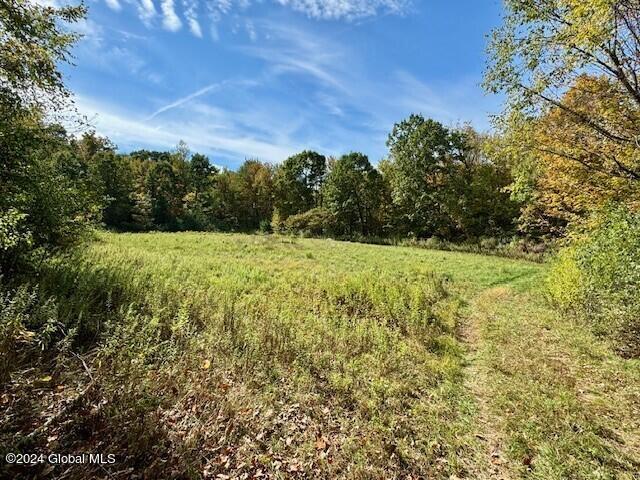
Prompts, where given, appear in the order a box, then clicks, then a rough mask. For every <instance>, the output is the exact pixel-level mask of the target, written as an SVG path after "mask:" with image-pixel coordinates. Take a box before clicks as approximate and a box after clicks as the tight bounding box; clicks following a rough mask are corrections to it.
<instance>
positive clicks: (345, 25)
mask: <svg viewBox="0 0 640 480" xmlns="http://www.w3.org/2000/svg"><path fill="white" fill-rule="evenodd" d="M50 1H52V0H50ZM87 5H88V7H89V16H88V19H87V20H86V21H84V22H82V24H81V25H79V27H78V29H79V30H80V31H81V32H82V33H83V34H84V35H85V36H84V38H83V40H82V41H81V42H80V43H79V45H78V46H77V47H76V48H75V50H74V53H75V56H76V60H75V63H76V66H75V67H69V68H67V67H65V69H64V70H65V75H66V79H67V83H68V85H69V86H70V87H71V89H72V90H73V91H74V92H75V93H76V104H77V106H78V109H79V110H80V111H81V112H82V113H83V114H85V115H86V116H87V117H88V118H89V120H90V122H91V123H92V124H93V125H94V126H95V127H96V130H97V131H98V132H99V133H101V134H104V135H107V136H109V137H110V138H111V139H112V140H113V141H114V142H115V143H116V144H117V145H118V147H119V148H120V150H121V151H124V152H126V151H130V150H132V149H137V148H150V149H163V150H165V149H171V148H173V147H174V146H175V145H176V144H177V142H178V141H179V140H180V139H183V140H185V141H186V142H187V143H188V144H189V146H190V147H191V149H192V150H193V151H199V152H202V153H206V154H207V155H209V157H210V159H211V161H212V162H213V163H215V164H217V165H224V166H228V167H230V168H236V167H237V166H238V165H239V164H240V163H241V162H242V161H243V160H244V159H245V158H258V159H261V160H264V161H269V162H279V161H282V160H283V159H284V158H286V157H287V156H288V155H291V154H293V153H296V152H298V151H300V150H303V149H314V150H317V151H319V152H321V153H324V154H326V155H340V154H342V153H346V152H349V151H361V152H363V153H365V154H367V155H368V156H369V158H370V159H371V160H372V162H374V163H375V162H377V161H379V160H380V159H381V158H383V157H384V156H385V155H386V154H387V149H386V146H385V141H386V137H387V135H388V133H389V131H390V130H391V128H392V126H393V124H394V123H395V122H397V121H400V120H402V119H403V118H405V117H406V116H408V115H409V114H410V113H412V112H415V113H422V114H423V115H425V116H428V117H432V118H435V119H437V120H440V121H442V122H443V123H445V124H448V125H455V124H458V123H462V122H465V121H469V122H471V123H472V124H473V125H474V126H476V127H477V128H479V129H488V128H489V114H491V113H496V112H497V111H498V110H499V108H500V101H499V99H498V98H496V97H491V96H487V95H485V93H484V92H483V91H482V89H481V87H480V86H479V84H480V82H481V80H482V71H483V68H484V59H485V53H484V51H485V45H486V35H487V34H488V33H489V32H490V30H491V29H492V28H493V27H494V26H496V25H498V24H499V22H500V13H501V5H500V0H457V1H445V0H423V1H420V0H206V1H205V0H87Z"/></svg>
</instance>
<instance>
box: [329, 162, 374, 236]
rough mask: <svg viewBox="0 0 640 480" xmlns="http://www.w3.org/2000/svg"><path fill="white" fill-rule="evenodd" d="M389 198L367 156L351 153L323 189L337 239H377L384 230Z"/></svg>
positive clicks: (332, 173)
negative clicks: (356, 235) (356, 236)
mask: <svg viewBox="0 0 640 480" xmlns="http://www.w3.org/2000/svg"><path fill="white" fill-rule="evenodd" d="M385 196H386V189H385V183H384V180H383V178H382V175H380V173H379V172H378V171H377V170H376V169H375V168H373V166H372V165H371V164H370V163H369V159H368V158H367V157H366V155H363V154H361V153H350V154H348V155H343V156H342V157H340V158H339V159H338V160H336V161H335V162H334V163H333V164H332V166H331V170H330V172H329V175H328V176H327V179H326V182H325V184H324V188H323V197H324V204H325V207H326V209H327V210H328V211H329V212H330V214H331V216H332V223H333V225H332V230H333V231H334V232H335V233H337V234H338V235H351V234H354V233H359V234H362V235H375V234H378V233H380V232H381V229H382V214H381V209H382V205H383V202H384V200H385Z"/></svg>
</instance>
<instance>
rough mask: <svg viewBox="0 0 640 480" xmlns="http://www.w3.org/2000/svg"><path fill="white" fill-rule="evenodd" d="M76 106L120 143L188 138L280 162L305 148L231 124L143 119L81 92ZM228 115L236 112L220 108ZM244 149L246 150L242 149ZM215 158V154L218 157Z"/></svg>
mask: <svg viewBox="0 0 640 480" xmlns="http://www.w3.org/2000/svg"><path fill="white" fill-rule="evenodd" d="M76 106H77V108H78V110H79V111H80V112H82V113H83V114H85V115H86V116H87V117H88V118H89V119H90V121H91V123H93V125H94V126H95V127H96V130H97V131H98V133H100V134H102V135H107V136H109V137H110V138H112V139H114V140H115V141H118V142H121V145H120V147H121V148H124V149H127V148H139V147H140V146H146V147H147V148H172V147H174V146H175V145H176V144H177V143H178V141H180V140H184V141H186V142H187V143H188V144H189V146H190V147H192V149H194V150H197V151H201V152H204V153H207V154H213V155H214V156H220V157H224V158H228V159H231V160H232V161H233V162H236V163H237V162H238V161H241V159H242V158H245V157H246V158H260V159H262V160H266V161H270V162H279V161H281V160H283V159H284V158H287V157H288V156H289V155H291V154H293V153H295V152H297V151H299V150H301V149H302V146H301V145H297V144H295V143H293V142H289V141H288V139H287V138H286V137H282V136H279V135H273V136H270V137H269V138H268V139H267V138H264V139H262V138H258V137H256V136H253V135H251V134H250V133H248V132H246V131H238V130H236V129H235V128H233V127H230V126H228V125H225V126H222V125H215V124H212V123H208V122H203V121H202V119H201V118H197V119H194V120H192V121H182V120H180V121H177V120H171V121H165V122H163V123H162V124H161V125H158V124H153V123H152V122H149V121H148V120H146V119H141V118H139V116H137V115H136V114H135V112H130V111H118V110H115V109H114V108H113V106H112V105H105V104H103V103H101V102H98V101H95V100H93V99H91V98H89V97H83V96H78V97H77V98H76ZM219 113H220V114H224V116H226V117H227V118H228V117H229V116H233V112H219ZM240 152H242V153H240ZM214 160H215V158H214Z"/></svg>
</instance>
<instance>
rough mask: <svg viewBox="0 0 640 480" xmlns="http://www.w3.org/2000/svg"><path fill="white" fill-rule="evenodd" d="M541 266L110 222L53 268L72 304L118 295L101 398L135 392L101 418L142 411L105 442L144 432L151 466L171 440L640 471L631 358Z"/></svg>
mask: <svg viewBox="0 0 640 480" xmlns="http://www.w3.org/2000/svg"><path fill="white" fill-rule="evenodd" d="M69 265H73V268H72V269H71V270H72V271H70V270H69ZM544 276H545V267H544V266H543V265H539V264H534V263H529V262H524V261H516V260H510V259H504V258H498V257H487V256H481V255H474V254H466V253H454V252H442V251H431V250H423V249H417V248H411V247H406V248H405V247H389V246H375V245H362V244H355V243H344V242H336V241H331V240H314V239H292V238H288V237H277V236H248V235H233V234H199V233H180V234H162V233H157V234H101V235H100V238H99V240H98V241H96V242H94V243H92V244H91V245H90V246H89V247H87V248H86V249H84V250H83V251H82V252H81V253H80V254H78V255H77V256H76V257H74V258H73V259H72V260H66V261H64V262H63V263H62V264H60V265H59V266H58V267H55V266H54V267H52V270H51V274H50V276H49V277H47V278H49V281H51V282H57V285H58V286H59V285H67V284H68V285H69V292H70V294H69V295H70V296H71V297H73V295H74V294H73V293H71V292H72V291H73V292H77V293H76V294H77V295H78V301H77V305H76V308H79V309H80V310H82V308H84V307H83V306H82V305H84V304H83V303H82V298H83V297H84V298H86V296H87V293H88V292H89V293H91V292H94V295H95V297H96V302H103V301H104V298H103V297H102V296H101V294H98V293H96V292H102V295H104V292H107V293H108V295H107V301H108V302H109V304H113V305H119V307H118V309H117V311H115V310H114V314H113V317H114V318H115V319H116V320H117V321H114V320H111V321H110V322H109V323H110V325H109V326H108V330H109V335H108V336H107V338H108V339H109V340H108V341H107V342H106V343H104V344H102V345H101V346H100V353H99V354H98V355H97V360H96V364H99V365H100V369H101V372H102V373H103V374H104V378H105V379H106V378H109V379H110V380H105V382H104V385H103V387H102V395H103V396H104V397H105V399H106V401H107V403H109V404H114V405H115V404H118V402H120V403H124V404H127V405H128V406H127V407H122V408H120V409H118V408H115V409H113V410H110V411H107V412H105V413H104V415H105V418H103V419H102V423H101V424H102V425H107V426H108V425H112V424H113V425H115V424H116V423H118V424H122V422H126V421H130V420H131V419H132V418H136V415H140V414H141V413H143V414H144V415H145V416H146V418H147V419H150V420H149V425H143V426H140V427H139V430H138V431H136V432H132V431H130V430H131V429H130V428H129V429H125V432H126V434H127V435H126V438H124V437H123V438H120V437H119V436H118V433H122V432H119V431H118V430H117V428H113V432H112V433H113V434H114V436H113V437H112V438H113V440H112V447H113V448H114V449H117V448H118V447H119V446H120V448H124V445H125V444H126V445H127V447H126V448H127V449H131V448H132V447H131V443H130V439H131V436H132V433H133V434H134V436H136V437H137V438H138V440H137V443H138V445H137V447H136V448H138V449H139V450H140V451H141V452H142V453H140V455H139V457H136V458H137V459H136V468H137V469H141V470H144V471H145V473H147V474H148V475H154V474H158V472H161V471H162V470H161V468H162V465H160V466H158V465H156V464H155V463H153V462H152V460H153V458H154V454H155V455H156V456H157V455H167V454H168V452H171V453H170V455H172V456H173V460H172V461H173V462H174V463H176V464H177V465H178V466H177V467H176V468H177V469H178V471H182V472H188V474H189V475H192V476H194V477H199V476H205V477H206V476H209V477H215V476H216V475H229V476H230V477H231V478H235V477H238V478H248V477H246V476H249V477H250V476H252V475H256V474H257V473H260V474H265V475H267V476H270V477H274V478H290V477H307V478H316V477H324V478H337V477H343V478H540V479H547V478H549V479H554V478H557V479H564V478H593V479H602V478H611V479H614V478H616V479H617V478H621V479H635V478H638V476H637V472H638V471H640V469H639V465H640V463H638V462H639V448H640V447H639V445H640V443H639V440H638V439H639V425H638V418H640V414H639V413H640V412H639V405H640V395H639V391H638V389H639V385H640V375H639V373H638V372H639V371H640V368H639V364H638V362H637V361H633V360H622V359H619V358H618V357H616V356H615V355H614V354H612V353H611V350H610V349H609V348H608V346H607V345H606V344H604V343H603V342H601V341H600V340H598V339H597V338H595V337H593V336H592V335H591V334H590V333H589V331H588V329H587V328H586V327H583V326H581V325H579V324H577V323H576V322H572V321H568V320H565V319H563V318H561V317H559V315H557V313H556V312H554V311H553V310H552V309H550V308H549V307H548V306H547V304H546V303H545V302H544V299H543V298H542V293H541V290H540V286H541V284H542V282H543V279H544ZM77 278H82V279H84V281H83V282H81V284H82V285H83V286H81V287H80V290H84V291H78V282H77V280H73V279H77ZM44 281H45V283H46V281H47V280H46V278H45V280H44ZM71 303H73V301H72V302H71ZM127 305H128V306H127ZM73 314H74V315H78V314H79V312H78V311H74V312H73ZM83 314H84V315H85V316H86V315H89V313H86V314H85V313H83ZM79 316H82V315H79ZM101 328H102V327H101ZM103 330H104V328H103ZM98 360H99V363H98ZM110 382H113V383H110ZM123 385H124V386H125V388H124V390H123ZM108 429H109V427H107V428H105V429H103V430H102V431H101V432H96V435H98V434H100V435H102V436H104V435H105V434H106V433H107V432H106V430H108ZM149 429H152V430H153V432H152V433H150V432H149ZM158 438H161V439H162V441H158ZM118 442H120V443H118ZM145 442H147V443H145ZM158 445H162V447H158ZM154 449H156V450H154ZM163 449H164V450H163ZM145 451H147V455H148V457H145V453H144V452H145ZM158 468H160V470H158ZM243 476H245V477H243ZM220 478H226V477H220Z"/></svg>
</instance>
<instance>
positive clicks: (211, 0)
mask: <svg viewBox="0 0 640 480" xmlns="http://www.w3.org/2000/svg"><path fill="white" fill-rule="evenodd" d="M31 1H33V2H36V3H39V4H42V5H53V6H58V5H59V3H60V0H31ZM159 1H160V10H161V13H162V25H163V27H164V28H165V29H167V30H169V31H171V32H176V31H178V30H180V28H181V27H182V21H181V20H180V17H179V16H178V12H176V5H175V0H159ZM267 1H270V2H271V3H272V4H276V5H279V6H281V7H283V8H288V9H291V10H294V11H296V12H300V13H302V14H304V15H307V16H308V17H310V18H316V19H320V20H346V21H352V20H355V19H359V18H364V17H371V16H375V15H378V14H381V13H382V14H386V13H391V14H402V13H404V12H406V11H407V10H408V7H409V5H410V3H411V2H412V1H413V0H182V14H183V15H184V18H185V19H186V22H187V25H188V26H189V30H190V31H191V33H192V34H193V35H195V36H196V37H199V38H201V37H202V36H203V35H202V27H201V21H200V19H199V18H198V9H199V7H200V8H201V9H202V10H204V11H206V12H207V17H208V18H209V20H210V22H211V23H212V24H213V26H212V27H211V29H212V37H213V38H214V39H216V37H217V35H216V34H214V33H213V31H217V28H216V27H215V24H216V23H218V22H220V21H221V20H222V18H223V17H224V16H226V15H230V14H233V13H234V12H238V11H240V12H243V11H246V10H247V9H249V8H250V7H251V6H252V5H257V4H262V3H265V2H267ZM105 2H106V4H107V5H108V6H109V8H111V9H112V10H115V11H120V10H121V9H122V4H121V0H105ZM125 2H126V3H133V4H134V5H135V7H136V9H137V11H138V17H139V18H140V20H142V22H143V23H144V24H145V25H146V26H147V27H150V26H151V25H152V20H153V19H154V18H155V17H156V15H157V14H158V12H157V10H156V7H155V6H154V3H153V0H125ZM245 28H246V30H247V33H248V35H249V37H250V38H251V39H252V40H254V39H255V38H256V30H255V28H254V27H253V25H252V24H251V23H250V21H249V23H248V24H247V25H245Z"/></svg>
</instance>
